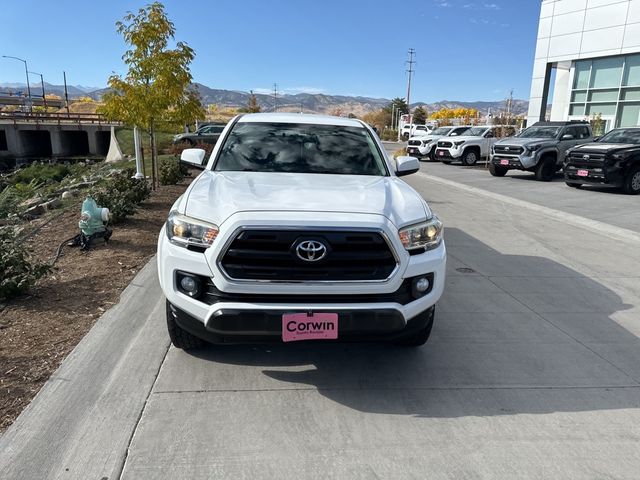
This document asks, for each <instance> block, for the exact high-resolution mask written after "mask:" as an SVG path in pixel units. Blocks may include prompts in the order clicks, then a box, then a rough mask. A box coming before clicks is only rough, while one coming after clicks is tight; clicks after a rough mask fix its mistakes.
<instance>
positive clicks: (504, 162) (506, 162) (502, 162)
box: [500, 160, 509, 165]
mask: <svg viewBox="0 0 640 480" xmlns="http://www.w3.org/2000/svg"><path fill="white" fill-rule="evenodd" d="M500 165H509V160H500Z"/></svg>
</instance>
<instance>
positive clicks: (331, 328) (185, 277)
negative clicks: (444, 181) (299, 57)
mask: <svg viewBox="0 0 640 480" xmlns="http://www.w3.org/2000/svg"><path fill="white" fill-rule="evenodd" d="M204 157H205V152H204V150H200V149H186V150H184V151H183V153H182V156H181V159H182V161H184V162H187V163H190V164H192V165H196V166H201V165H202V163H203V161H204ZM418 169H419V163H418V161H417V159H415V158H412V157H399V158H397V159H396V161H395V162H392V161H391V160H390V159H389V158H388V157H387V154H386V153H385V149H384V147H383V146H382V144H381V143H380V141H379V140H378V137H377V135H375V134H374V133H373V131H372V130H371V128H370V127H369V126H367V125H366V124H364V123H363V122H361V121H359V120H355V119H347V118H337V117H326V116H316V115H300V114H286V113H262V114H247V115H241V116H239V117H236V118H235V119H233V120H232V121H230V122H229V124H228V125H227V126H226V127H225V130H224V131H223V132H222V135H221V137H220V140H219V141H218V143H217V144H216V146H215V147H214V150H213V152H212V154H211V157H210V158H209V161H208V163H207V165H206V167H205V169H204V171H203V172H202V173H201V174H200V175H199V176H198V177H197V178H196V179H195V180H194V181H193V182H192V183H191V185H190V186H189V188H188V189H187V191H186V192H185V193H184V195H182V196H181V197H180V198H179V199H178V200H177V201H176V203H175V204H174V205H173V207H172V209H171V212H170V213H169V218H168V220H167V222H166V224H165V226H164V227H163V228H162V231H161V233H160V237H159V240H158V255H157V261H158V275H159V279H160V285H161V288H162V291H163V292H164V294H165V296H166V298H167V307H166V315H167V325H168V331H169V336H170V338H171V341H172V342H173V345H175V346H176V347H178V348H185V349H188V348H197V347H199V346H201V345H203V344H204V343H205V342H210V343H229V342H241V343H253V342H258V341H260V342H261V341H265V340H266V341H276V342H280V341H282V342H289V341H296V340H322V341H333V340H364V339H366V340H369V339H371V340H381V339H384V340H390V341H394V342H397V343H402V344H404V345H421V344H423V343H424V342H426V341H427V339H428V338H429V334H430V332H431V327H432V325H433V319H434V311H435V304H436V302H437V301H438V299H439V298H440V296H441V295H442V292H443V289H444V284H445V268H446V249H445V244H444V239H443V227H442V223H441V222H440V220H438V218H437V217H436V215H435V214H434V213H433V212H432V211H431V209H430V208H429V206H428V205H427V203H426V202H425V201H424V199H423V198H422V197H421V196H420V195H419V194H418V193H417V192H416V191H415V190H414V189H413V188H411V187H410V186H409V185H408V184H407V183H405V182H404V181H402V180H401V179H400V178H399V177H401V176H404V175H408V174H411V173H414V172H416V171H418Z"/></svg>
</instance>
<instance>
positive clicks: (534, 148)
mask: <svg viewBox="0 0 640 480" xmlns="http://www.w3.org/2000/svg"><path fill="white" fill-rule="evenodd" d="M541 146H542V145H527V150H529V151H530V152H535V151H536V150H538V149H539V148H540V147H541Z"/></svg>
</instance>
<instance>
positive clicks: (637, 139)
mask: <svg viewBox="0 0 640 480" xmlns="http://www.w3.org/2000/svg"><path fill="white" fill-rule="evenodd" d="M598 142H601V143H640V129H633V130H611V131H610V132H609V133H607V134H606V135H603V136H602V137H600V140H598Z"/></svg>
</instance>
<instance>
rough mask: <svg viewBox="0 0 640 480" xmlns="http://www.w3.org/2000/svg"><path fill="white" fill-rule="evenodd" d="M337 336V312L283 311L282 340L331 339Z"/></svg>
mask: <svg viewBox="0 0 640 480" xmlns="http://www.w3.org/2000/svg"><path fill="white" fill-rule="evenodd" d="M336 338H338V314H337V313H312V314H311V315H309V314H308V313H285V314H284V315H282V341H283V342H297V341H299V340H332V339H336Z"/></svg>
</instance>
